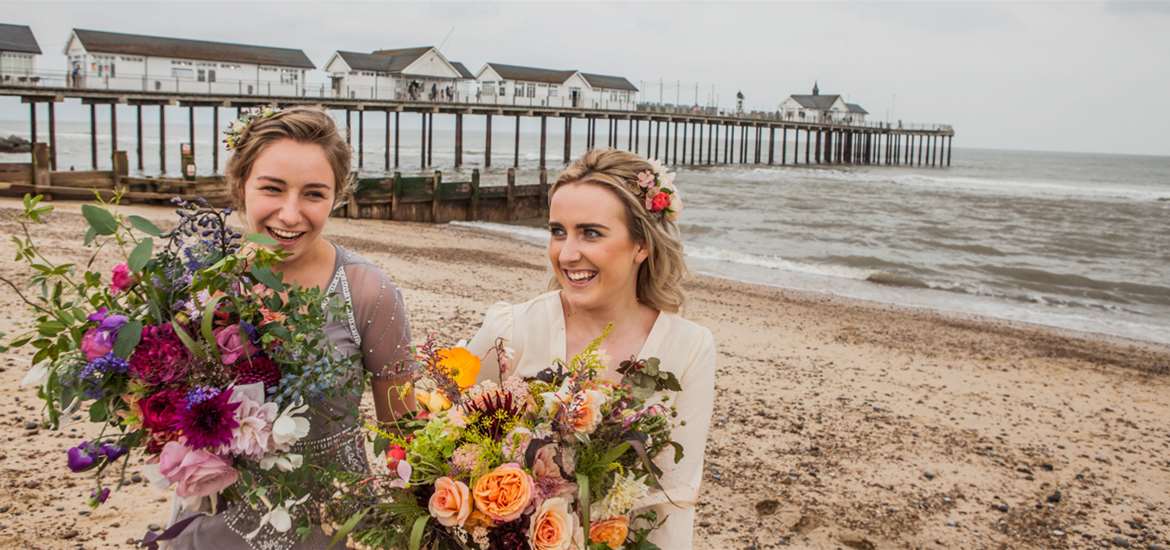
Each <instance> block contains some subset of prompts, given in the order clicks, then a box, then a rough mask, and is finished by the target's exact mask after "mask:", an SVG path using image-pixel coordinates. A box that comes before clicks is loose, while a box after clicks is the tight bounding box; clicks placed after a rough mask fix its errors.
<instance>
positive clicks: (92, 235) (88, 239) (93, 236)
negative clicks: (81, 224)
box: [85, 227, 97, 246]
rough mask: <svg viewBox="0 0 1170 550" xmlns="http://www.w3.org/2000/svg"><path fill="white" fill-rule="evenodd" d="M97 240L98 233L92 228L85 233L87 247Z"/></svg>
mask: <svg viewBox="0 0 1170 550" xmlns="http://www.w3.org/2000/svg"><path fill="white" fill-rule="evenodd" d="M96 238H97V231H94V230H93V228H92V227H91V228H89V231H86V232H85V246H89V245H90V244H93V240H94V239H96Z"/></svg>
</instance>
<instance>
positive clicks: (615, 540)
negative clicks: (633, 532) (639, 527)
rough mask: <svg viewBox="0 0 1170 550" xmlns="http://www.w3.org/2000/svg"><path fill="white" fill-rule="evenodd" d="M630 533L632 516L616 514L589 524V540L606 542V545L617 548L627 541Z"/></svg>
mask: <svg viewBox="0 0 1170 550" xmlns="http://www.w3.org/2000/svg"><path fill="white" fill-rule="evenodd" d="M629 533H630V518H628V517H626V516H616V517H612V518H609V519H607V520H605V521H599V522H597V523H594V524H592V525H590V526H589V542H592V543H598V542H602V543H605V545H606V546H609V547H610V548H612V549H614V550H617V549H618V548H621V547H622V545H623V544H625V542H626V535H628V534H629Z"/></svg>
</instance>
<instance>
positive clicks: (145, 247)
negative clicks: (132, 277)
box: [126, 237, 154, 273]
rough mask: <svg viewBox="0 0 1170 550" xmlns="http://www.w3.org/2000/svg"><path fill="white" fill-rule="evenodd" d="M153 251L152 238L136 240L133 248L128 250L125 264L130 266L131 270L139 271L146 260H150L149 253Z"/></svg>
mask: <svg viewBox="0 0 1170 550" xmlns="http://www.w3.org/2000/svg"><path fill="white" fill-rule="evenodd" d="M153 253H154V239H151V238H150V237H147V238H145V239H142V240H141V241H139V242H138V245H137V246H135V247H134V250H133V251H131V252H130V258H129V259H128V260H126V265H127V266H129V267H130V270H131V271H134V272H135V273H139V272H141V271H142V268H144V267H146V262H148V261H150V255H151V254H153Z"/></svg>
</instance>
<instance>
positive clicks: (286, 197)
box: [154, 107, 413, 550]
mask: <svg viewBox="0 0 1170 550" xmlns="http://www.w3.org/2000/svg"><path fill="white" fill-rule="evenodd" d="M232 142H233V143H232V144H233V150H234V155H233V156H232V158H231V160H230V161H229V162H228V166H227V181H228V185H229V188H230V190H231V192H232V194H233V197H234V198H235V201H236V203H237V205H238V206H239V207H240V209H241V211H242V213H243V217H244V220H245V224H246V229H247V230H248V231H249V232H252V233H263V234H265V235H268V236H270V237H272V238H273V239H275V240H276V242H277V243H278V246H279V247H280V248H282V249H283V250H284V251H285V252H287V253H288V254H289V256H288V257H287V259H286V260H285V261H284V262H283V263H282V264H281V265H280V266H279V271H280V272H281V274H282V275H283V277H284V280H285V282H288V283H292V284H295V285H298V286H302V287H317V288H323V289H326V290H327V291H329V293H330V294H333V295H335V299H338V300H343V301H344V302H345V306H346V307H345V308H344V312H345V313H343V314H341V315H339V316H337V318H333V319H331V320H330V322H329V324H328V325H327V326H326V334H327V336H328V340H329V342H330V344H331V345H332V346H333V348H334V352H335V353H337V354H338V355H339V356H341V357H353V358H354V359H353V368H352V370H351V371H350V373H349V376H354V377H361V376H364V375H365V373H369V374H370V376H371V379H372V386H373V397H374V406H375V410H376V413H377V415H378V418H379V420H382V421H388V420H391V419H393V418H394V417H395V416H396V415H397V414H399V413H401V412H403V411H405V410H407V409H408V408H410V407H413V404H412V403H408V402H403V401H401V400H399V399H396V396H397V392H396V391H395V387H396V386H397V385H398V384H399V383H401V382H402V381H403V380H402V379H401V378H399V377H398V373H399V372H400V371H399V370H398V367H400V366H401V365H402V364H403V363H404V362H405V361H407V360H408V359H409V358H410V353H411V352H410V324H409V322H408V319H407V315H406V308H405V306H404V304H403V301H402V293H401V292H400V291H399V290H398V288H397V287H395V286H394V284H393V283H392V282H391V281H390V280H389V278H387V277H386V275H385V274H384V273H382V271H381V270H380V269H378V267H377V266H375V265H374V264H372V263H370V262H369V261H367V260H365V259H363V258H362V257H360V256H358V255H356V254H354V253H353V252H350V251H349V250H346V249H345V248H342V247H341V246H338V245H335V244H333V243H331V242H329V241H328V240H326V239H324V238H323V237H322V235H321V233H322V230H323V229H324V227H325V223H326V221H327V220H328V218H329V213H330V212H331V211H332V210H333V207H334V205H335V203H336V198H337V197H338V195H339V194H340V192H341V191H342V189H343V188H344V185H345V182H346V178H347V177H348V174H349V165H350V150H349V146H348V145H347V144H346V143H345V140H344V139H343V138H342V137H341V136H340V135H338V132H337V128H336V126H335V125H334V123H333V120H332V119H331V118H330V117H329V115H328V114H326V113H325V112H324V111H322V110H320V109H314V108H307V107H298V108H292V109H288V110H284V111H279V112H277V113H276V114H272V115H270V116H263V117H256V118H254V119H253V120H252V121H251V122H248V123H247V125H246V126H245V127H244V128H243V129H242V130H241V131H240V132H239V133H238V135H236V136H234V139H233V140H232ZM363 371H364V372H363ZM346 387H354V388H362V387H364V386H363V385H361V384H351V385H347V386H346ZM361 398H362V395H361V390H357V389H355V390H353V391H352V392H349V393H348V394H345V395H340V396H335V397H333V398H332V399H330V400H329V401H327V402H325V403H316V404H314V407H312V408H311V413H310V417H309V420H310V425H311V430H310V433H309V435H308V436H307V437H306V438H304V439H302V440H301V441H299V442H298V443H297V445H296V448H294V449H293V452H294V453H298V454H302V455H303V456H304V461H305V463H312V464H330V465H333V466H336V467H339V468H342V469H344V470H348V471H351V472H355V473H366V472H368V471H369V464H368V462H367V460H366V453H365V446H364V441H365V440H364V438H363V434H362V432H361V419H360V414H359V413H358V406H359V403H360V402H361ZM331 491H332V488H325V487H320V488H310V493H311V494H313V495H326V496H327V495H328V494H329V493H330V492H331ZM312 498H313V497H310V500H309V501H307V502H305V503H303V504H302V505H301V506H298V507H296V508H295V511H296V512H294V513H302V514H303V513H309V512H311V511H312V510H314V509H315V508H316V506H315V505H314V503H313V500H312ZM210 504H211V503H210V501H209V500H208V499H204V500H203V502H201V503H200V505H199V506H197V507H193V508H188V509H183V510H180V511H179V513H178V514H177V515H176V517H175V521H174V522H172V525H171V526H170V527H169V528H168V529H167V530H166V532H164V534H163V536H162V537H161V538H160V537H154V538H158V539H159V540H160V541H167V542H169V544H170V547H171V548H174V549H184V550H185V549H202V548H215V549H224V550H232V549H251V550H287V549H290V548H298V549H299V548H306V549H307V548H325V547H327V546H328V542H329V537H327V536H326V535H325V534H324V533H323V532H322V531H321V529H320V527H319V526H316V525H315V526H314V527H313V528H312V529H311V530H310V532H309V533H308V534H307V536H302V534H298V533H297V532H296V530H295V529H289V530H287V531H284V532H278V531H277V530H275V529H274V528H273V526H272V525H271V524H270V523H268V522H265V521H263V516H264V511H263V510H256V509H252V508H250V507H248V506H244V505H237V506H230V505H229V506H227V507H226V508H220V509H217V510H216V511H215V513H212V512H211V508H212V507H211V506H210Z"/></svg>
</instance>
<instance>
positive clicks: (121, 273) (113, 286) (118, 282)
mask: <svg viewBox="0 0 1170 550" xmlns="http://www.w3.org/2000/svg"><path fill="white" fill-rule="evenodd" d="M132 284H134V277H133V276H132V275H131V274H130V267H129V266H127V265H126V264H125V263H120V264H118V265H116V266H114V271H113V274H112V276H111V280H110V290H112V291H114V292H115V293H117V292H125V290H126V289H127V288H130V285H132Z"/></svg>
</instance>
